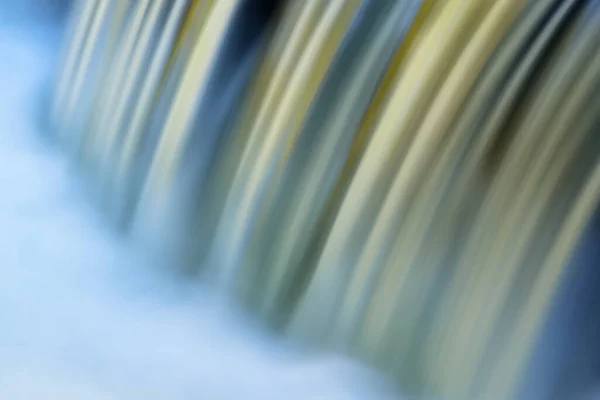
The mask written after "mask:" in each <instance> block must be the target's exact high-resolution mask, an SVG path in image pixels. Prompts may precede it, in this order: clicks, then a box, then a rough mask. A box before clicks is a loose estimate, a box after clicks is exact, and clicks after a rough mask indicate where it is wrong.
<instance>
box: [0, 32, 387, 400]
mask: <svg viewBox="0 0 600 400" xmlns="http://www.w3.org/2000/svg"><path fill="white" fill-rule="evenodd" d="M55 36H56V35H54V33H53V32H45V31H43V30H39V29H31V28H27V29H16V28H10V27H6V26H4V27H0V60H1V62H0V79H1V81H2V84H1V88H2V89H1V90H0V187H1V188H2V191H1V194H0V399H6V400H38V399H39V400H53V399H60V400H72V399H77V400H96V399H118V400H125V399H127V400H136V399H140V400H141V399H143V400H155V399H156V400H158V399H161V400H162V399H164V400H167V399H168V400H180V399H195V400H200V399H202V400H204V399H207V400H220V399H264V400H268V399H290V400H293V399H302V400H310V399H324V400H337V399H373V400H377V399H390V398H392V397H393V396H392V395H391V394H390V391H389V390H388V389H389V388H388V387H387V386H386V385H384V384H383V383H382V382H381V380H380V379H378V378H377V377H376V376H375V374H373V373H372V372H370V371H367V370H365V369H364V368H361V367H359V366H356V365H354V364H352V363H351V362H350V361H348V360H342V359H338V358H326V359H325V358H318V359H315V358H309V357H307V356H304V357H301V356H300V354H299V353H297V352H295V351H293V350H292V349H291V348H289V347H288V346H286V345H285V344H284V343H281V342H280V341H278V340H276V339H274V338H271V337H269V336H268V335H267V334H266V333H265V332H263V331H261V330H260V329H259V328H257V327H254V326H252V324H250V323H249V322H248V321H245V320H244V319H243V318H242V317H240V316H239V315H237V314H236V313H235V312H234V311H233V309H232V308H231V307H229V306H226V305H225V304H224V303H223V302H222V301H220V300H217V299H216V297H215V296H213V295H210V294H209V292H208V291H206V290H203V289H201V288H200V286H199V285H198V284H197V283H193V284H191V283H184V282H179V281H178V280H177V279H175V278H173V277H170V276H169V275H168V274H167V273H165V272H159V271H160V269H157V268H152V263H151V262H150V261H149V260H145V259H144V257H143V256H142V255H140V254H137V253H136V252H134V251H133V250H132V247H131V246H130V244H128V243H127V242H126V241H125V239H124V238H122V237H118V235H116V234H115V232H113V231H112V230H111V228H110V227H109V226H108V224H106V223H105V222H104V221H103V218H102V217H101V215H100V214H99V213H98V212H97V211H96V207H95V206H94V205H93V204H91V202H90V196H88V195H87V194H86V193H85V190H83V189H82V187H81V186H82V182H84V179H82V178H81V177H80V176H79V175H78V173H77V168H75V167H74V166H72V164H70V162H69V160H68V158H67V157H66V156H65V154H64V152H63V151H60V150H59V149H54V148H52V146H50V145H49V143H51V141H45V140H43V136H44V132H40V129H39V124H38V123H37V121H38V119H39V118H38V117H39V115H38V113H39V108H38V106H39V104H40V99H39V96H40V93H41V88H42V87H43V85H44V83H45V82H47V80H48V79H50V77H51V68H52V66H53V62H54V55H55V52H54V44H53V43H54V42H55ZM46 42H51V43H52V44H51V45H48V43H46Z"/></svg>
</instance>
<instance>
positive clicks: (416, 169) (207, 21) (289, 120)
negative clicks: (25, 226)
mask: <svg viewBox="0 0 600 400" xmlns="http://www.w3.org/2000/svg"><path fill="white" fill-rule="evenodd" d="M275 3H279V4H278V5H276V4H275ZM276 10H277V11H276ZM73 13H74V14H73V17H72V18H71V22H72V25H73V26H72V27H71V28H70V29H69V30H68V36H69V38H68V40H67V43H68V45H67V47H66V49H67V51H65V55H64V58H63V68H62V71H61V72H62V74H61V77H60V80H59V83H58V85H57V88H56V91H55V99H54V102H53V104H52V106H53V107H52V110H51V111H52V115H51V117H52V122H53V126H54V128H55V129H56V131H57V134H58V137H59V138H60V140H61V141H62V142H63V143H65V144H66V145H67V146H68V147H69V149H70V150H71V151H73V152H74V153H75V155H76V156H77V157H78V158H79V160H80V162H81V163H82V165H83V166H84V168H85V169H86V171H88V172H89V177H90V179H92V180H94V182H96V183H97V186H98V188H99V196H101V198H102V200H103V204H104V205H105V206H106V207H107V209H108V211H109V215H111V216H113V217H114V218H115V219H116V220H117V222H118V223H120V224H121V225H122V226H123V227H126V228H128V229H130V230H131V231H132V232H133V233H134V234H136V235H138V236H140V237H142V238H144V239H146V241H147V243H148V244H150V246H151V247H160V248H161V249H162V250H163V251H165V252H167V254H168V259H169V260H171V261H172V262H173V263H176V264H185V265H186V267H187V268H191V269H193V270H199V271H201V272H203V273H204V274H206V275H205V278H206V279H209V280H211V281H212V283H213V284H215V285H216V286H218V287H220V288H221V289H222V290H224V291H226V292H228V293H229V294H230V295H231V296H235V297H236V298H237V299H238V301H239V302H240V303H241V304H243V305H244V306H245V307H246V308H247V309H248V310H249V311H250V312H251V313H253V314H255V315H258V316H260V318H261V319H263V320H264V321H266V322H267V323H268V324H269V325H271V326H272V327H273V328H275V329H277V330H278V331H280V332H285V333H287V334H288V335H289V336H292V337H294V338H297V339H300V340H302V341H304V342H309V343H311V345H313V346H323V347H326V348H330V349H331V348H333V349H335V350H337V351H341V352H344V353H348V354H352V355H353V356H355V357H358V358H360V359H362V360H365V361H367V362H369V363H370V364H372V365H375V366H377V367H379V368H381V369H383V370H385V371H387V372H388V373H390V374H391V375H392V376H394V377H395V378H396V379H397V380H398V381H399V382H400V386H401V387H403V388H404V389H405V390H407V391H409V392H410V393H414V394H417V395H426V396H436V397H437V396H439V397H440V398H449V399H454V398H457V399H458V398H473V399H493V400H495V399H509V398H514V397H515V396H517V397H518V396H519V394H518V393H519V392H518V391H519V388H520V387H522V385H523V383H524V382H526V381H527V379H528V376H529V371H530V370H531V369H533V368H538V367H537V366H535V365H533V364H531V362H530V359H531V355H532V353H533V351H534V343H536V341H537V339H538V338H539V337H541V336H543V335H544V334H545V332H543V330H542V328H541V327H542V326H543V321H544V320H545V318H546V316H547V315H548V313H549V310H551V309H553V307H556V305H554V302H553V298H554V293H555V292H556V290H558V289H557V288H558V287H559V286H560V281H561V279H560V277H561V271H562V270H563V269H564V268H565V267H566V266H568V265H569V259H570V254H571V252H572V251H573V249H574V247H575V246H576V244H577V242H578V241H579V237H580V236H581V235H582V232H583V230H584V228H585V226H586V221H587V220H588V219H589V218H590V217H591V214H592V213H593V212H594V210H595V208H596V204H597V201H598V199H597V197H598V192H599V185H598V177H597V175H598V172H597V158H596V154H597V150H598V145H599V143H598V139H596V138H595V136H594V132H595V130H596V129H597V127H598V123H599V122H600V121H598V116H599V115H600V110H598V109H597V108H598V107H599V106H598V105H597V102H596V101H594V99H595V96H596V95H597V93H598V88H599V87H598V86H599V84H600V72H599V71H600V70H599V68H600V60H599V59H598V56H596V54H598V46H599V45H600V44H599V41H600V22H599V21H598V18H599V17H598V15H600V13H598V7H597V5H596V3H595V2H589V1H583V0H539V1H530V2H526V1H522V0H476V1H462V0H449V1H439V0H402V1H388V0H339V1H325V0H307V1H302V2H297V1H291V2H271V1H258V0H256V1H250V0H227V1H212V0H157V1H149V0H148V1H139V2H127V1H116V0H115V1H110V0H106V1H101V0H96V1H79V2H77V4H76V7H74V11H73Z"/></svg>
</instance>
